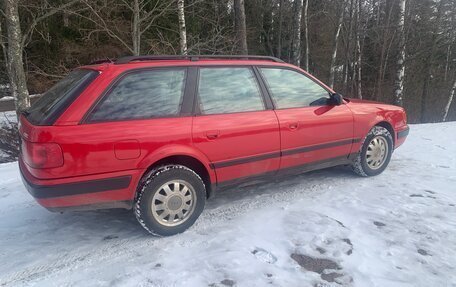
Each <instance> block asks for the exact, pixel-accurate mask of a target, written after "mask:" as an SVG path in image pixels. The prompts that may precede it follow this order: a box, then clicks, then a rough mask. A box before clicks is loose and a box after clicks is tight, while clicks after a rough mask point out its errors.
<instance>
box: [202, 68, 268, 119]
mask: <svg viewBox="0 0 456 287" xmlns="http://www.w3.org/2000/svg"><path fill="white" fill-rule="evenodd" d="M198 96H199V105H200V111H201V113H202V114H206V115H208V114H224V113H237V112H248V111H260V110H264V109H265V107H264V102H263V98H262V95H261V93H260V89H259V87H258V83H257V80H256V78H255V75H254V73H253V71H252V69H250V68H243V67H241V68H201V69H200V75H199V90H198Z"/></svg>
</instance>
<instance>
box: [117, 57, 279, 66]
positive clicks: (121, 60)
mask: <svg viewBox="0 0 456 287" xmlns="http://www.w3.org/2000/svg"><path fill="white" fill-rule="evenodd" d="M200 59H238V60H269V61H273V62H277V63H284V61H282V60H281V59H279V58H276V57H271V56H251V55H163V56H160V55H145V56H127V57H122V58H119V59H117V60H116V61H114V64H116V65H119V64H127V63H130V62H135V61H162V60H190V61H199V60H200Z"/></svg>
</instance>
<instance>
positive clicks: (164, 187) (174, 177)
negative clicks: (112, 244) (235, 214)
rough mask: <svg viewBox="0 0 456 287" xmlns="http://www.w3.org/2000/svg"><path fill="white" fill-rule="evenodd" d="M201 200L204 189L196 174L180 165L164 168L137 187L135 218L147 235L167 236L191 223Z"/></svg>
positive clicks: (201, 203)
mask: <svg viewBox="0 0 456 287" xmlns="http://www.w3.org/2000/svg"><path fill="white" fill-rule="evenodd" d="M205 200H206V189H205V185H204V183H203V181H202V180H201V178H200V177H199V176H198V174H196V173H195V172H194V171H192V170H191V169H189V168H187V167H185V166H182V165H165V166H161V167H158V168H157V169H154V170H153V171H152V172H151V173H149V175H148V177H147V179H146V180H144V181H143V183H142V184H141V186H140V191H139V195H138V198H137V200H136V204H135V215H136V218H137V219H138V221H139V223H140V224H141V225H142V226H143V227H144V228H145V229H146V230H147V231H148V232H150V233H152V234H154V235H158V236H170V235H174V234H178V233H182V232H184V231H185V230H186V229H187V228H189V227H190V226H192V225H193V223H195V221H196V219H197V218H198V217H199V216H200V214H201V212H202V211H203V209H204V205H205Z"/></svg>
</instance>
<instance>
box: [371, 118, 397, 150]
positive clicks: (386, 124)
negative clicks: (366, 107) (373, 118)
mask: <svg viewBox="0 0 456 287" xmlns="http://www.w3.org/2000/svg"><path fill="white" fill-rule="evenodd" d="M374 126H378V127H383V128H385V129H387V130H388V131H389V132H390V134H391V137H392V138H393V147H394V146H395V145H396V134H395V132H394V128H393V125H391V123H389V122H388V121H386V120H383V121H380V122H378V123H376V124H375V125H374Z"/></svg>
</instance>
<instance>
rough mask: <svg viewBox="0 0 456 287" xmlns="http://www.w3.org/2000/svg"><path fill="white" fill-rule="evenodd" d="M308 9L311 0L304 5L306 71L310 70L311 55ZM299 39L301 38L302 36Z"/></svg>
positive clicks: (307, 0)
mask: <svg viewBox="0 0 456 287" xmlns="http://www.w3.org/2000/svg"><path fill="white" fill-rule="evenodd" d="M301 2H302V1H301ZM301 6H302V3H301ZM308 10H309V0H306V2H305V5H304V40H305V42H306V46H305V50H306V53H305V55H304V69H305V70H306V71H309V57H310V48H309V21H308V18H309V17H308ZM299 39H301V37H300V38H299ZM299 54H300V55H301V53H299Z"/></svg>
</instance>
